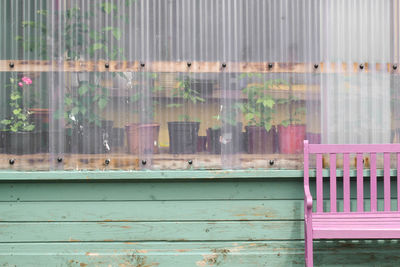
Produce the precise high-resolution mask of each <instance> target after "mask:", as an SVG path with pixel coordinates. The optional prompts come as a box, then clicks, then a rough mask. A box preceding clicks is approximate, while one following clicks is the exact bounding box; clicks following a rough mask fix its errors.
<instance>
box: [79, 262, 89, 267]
mask: <svg viewBox="0 0 400 267" xmlns="http://www.w3.org/2000/svg"><path fill="white" fill-rule="evenodd" d="M79 266H81V267H85V266H88V265H87V264H86V263H83V262H81V264H79Z"/></svg>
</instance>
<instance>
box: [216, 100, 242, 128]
mask: <svg viewBox="0 0 400 267" xmlns="http://www.w3.org/2000/svg"><path fill="white" fill-rule="evenodd" d="M240 105H241V104H240V103H239V102H235V103H233V105H229V106H224V105H221V108H220V112H219V114H217V115H215V116H213V119H215V120H217V121H218V122H219V124H218V125H215V126H213V129H219V128H221V126H222V125H231V126H236V125H237V123H238V121H237V117H238V111H239V109H240Z"/></svg>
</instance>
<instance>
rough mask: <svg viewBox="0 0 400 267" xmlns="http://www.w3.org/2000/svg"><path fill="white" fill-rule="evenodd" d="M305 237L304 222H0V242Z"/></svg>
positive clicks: (287, 238) (244, 239) (285, 238)
mask: <svg viewBox="0 0 400 267" xmlns="http://www.w3.org/2000/svg"><path fill="white" fill-rule="evenodd" d="M302 238H303V222H302V221H251V222H96V223H93V222H65V223H59V222H56V223H54V222H48V223H43V222H40V223H31V222H27V223H5V222H0V242H68V241H70V242H76V241H84V242H96V241H98V242H101V241H113V242H114V241H131V242H135V241H227V240H237V241H250V240H289V239H302Z"/></svg>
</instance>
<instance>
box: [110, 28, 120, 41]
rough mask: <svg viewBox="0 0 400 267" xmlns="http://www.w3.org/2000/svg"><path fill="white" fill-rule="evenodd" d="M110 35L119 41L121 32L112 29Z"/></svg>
mask: <svg viewBox="0 0 400 267" xmlns="http://www.w3.org/2000/svg"><path fill="white" fill-rule="evenodd" d="M112 35H113V36H114V38H115V39H117V40H120V39H121V36H122V32H121V30H120V29H118V28H114V29H113V30H112Z"/></svg>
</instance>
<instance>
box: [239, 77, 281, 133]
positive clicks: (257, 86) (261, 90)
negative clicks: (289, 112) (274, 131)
mask: <svg viewBox="0 0 400 267" xmlns="http://www.w3.org/2000/svg"><path fill="white" fill-rule="evenodd" d="M244 77H249V78H252V77H256V78H257V80H258V81H257V82H256V83H250V84H249V85H248V86H247V87H246V88H244V89H243V93H245V94H246V95H247V97H248V101H247V103H238V104H237V105H236V106H237V107H238V108H239V109H240V110H241V111H242V113H243V115H244V117H245V119H246V120H247V121H249V125H253V126H260V127H264V128H265V129H266V130H267V131H269V130H271V128H272V123H271V120H272V114H273V113H275V106H276V100H275V99H274V98H273V97H272V95H271V90H272V89H274V88H277V87H279V86H281V85H288V83H287V82H286V81H284V80H281V79H270V80H266V81H265V80H264V78H263V76H262V75H261V74H252V73H250V74H242V75H241V78H244Z"/></svg>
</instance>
